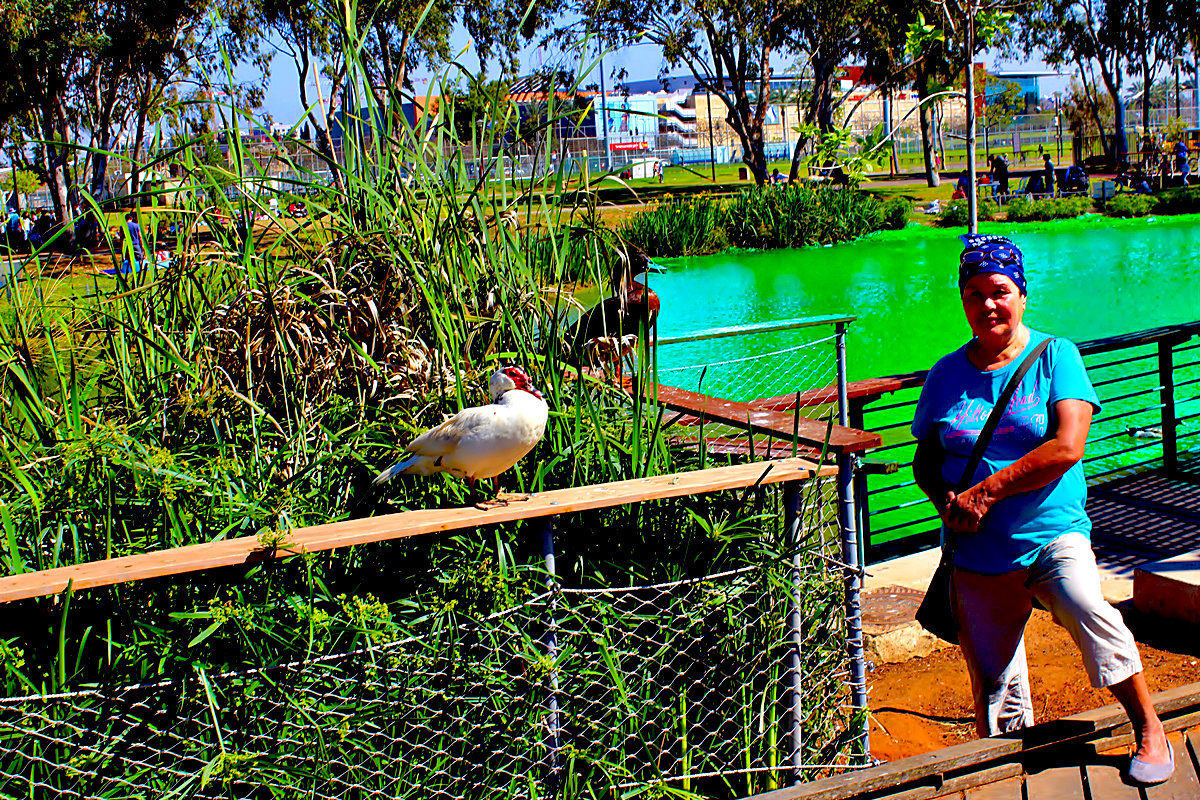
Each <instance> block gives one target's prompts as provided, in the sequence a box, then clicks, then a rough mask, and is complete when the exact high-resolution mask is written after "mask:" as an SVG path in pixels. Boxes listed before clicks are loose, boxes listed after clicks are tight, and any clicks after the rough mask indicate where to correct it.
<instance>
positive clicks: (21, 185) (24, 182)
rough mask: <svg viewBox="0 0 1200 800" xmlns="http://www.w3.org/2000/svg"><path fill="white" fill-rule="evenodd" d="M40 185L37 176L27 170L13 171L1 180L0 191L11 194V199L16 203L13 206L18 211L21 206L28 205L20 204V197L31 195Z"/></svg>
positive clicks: (40, 182)
mask: <svg viewBox="0 0 1200 800" xmlns="http://www.w3.org/2000/svg"><path fill="white" fill-rule="evenodd" d="M41 185H42V181H41V179H40V178H39V177H38V174H37V173H36V172H34V171H33V170H29V169H13V171H12V172H11V173H9V174H8V175H7V176H5V178H4V179H3V180H0V189H3V190H4V191H5V192H11V193H12V196H13V199H14V200H15V201H16V202H15V203H13V205H14V206H15V207H16V209H17V210H18V211H19V210H20V209H21V207H22V205H28V203H24V204H23V203H22V202H21V198H22V196H23V195H30V194H33V193H34V192H36V191H37V190H38V187H39V186H41ZM0 205H2V204H0Z"/></svg>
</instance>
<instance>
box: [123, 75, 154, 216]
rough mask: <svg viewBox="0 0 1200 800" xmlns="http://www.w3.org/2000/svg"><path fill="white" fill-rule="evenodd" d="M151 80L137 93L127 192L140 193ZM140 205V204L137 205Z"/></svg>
mask: <svg viewBox="0 0 1200 800" xmlns="http://www.w3.org/2000/svg"><path fill="white" fill-rule="evenodd" d="M153 85H154V84H153V79H152V78H147V79H146V85H145V90H144V91H142V92H139V93H138V108H137V126H136V127H135V128H134V130H135V133H134V136H133V142H132V144H131V146H130V151H129V191H131V192H135V193H140V191H141V181H142V164H141V156H142V139H143V137H145V135H146V118H147V117H148V116H149V115H150V95H151V93H152V91H153ZM139 205H140V203H139Z"/></svg>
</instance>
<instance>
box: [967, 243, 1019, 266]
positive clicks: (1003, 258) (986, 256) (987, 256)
mask: <svg viewBox="0 0 1200 800" xmlns="http://www.w3.org/2000/svg"><path fill="white" fill-rule="evenodd" d="M1020 258H1021V257H1020V255H1018V253H1017V251H1016V250H1014V249H1012V248H1011V247H1003V246H1001V247H994V248H992V249H991V250H964V251H963V253H962V256H960V258H959V263H961V264H962V265H963V266H967V265H968V264H982V263H983V262H985V261H997V262H999V263H1001V264H1010V263H1011V264H1016V263H1018V262H1019V261H1020Z"/></svg>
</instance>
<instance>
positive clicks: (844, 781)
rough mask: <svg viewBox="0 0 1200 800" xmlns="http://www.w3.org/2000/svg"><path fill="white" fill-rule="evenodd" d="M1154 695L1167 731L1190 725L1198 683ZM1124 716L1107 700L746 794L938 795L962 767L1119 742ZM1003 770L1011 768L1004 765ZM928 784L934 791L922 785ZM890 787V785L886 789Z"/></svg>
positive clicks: (799, 798) (828, 799) (812, 799)
mask: <svg viewBox="0 0 1200 800" xmlns="http://www.w3.org/2000/svg"><path fill="white" fill-rule="evenodd" d="M1152 700H1153V701H1154V707H1155V709H1156V710H1157V711H1158V713H1159V716H1160V717H1162V720H1163V727H1164V728H1166V730H1167V731H1168V732H1173V731H1178V730H1181V729H1183V728H1185V727H1191V725H1193V724H1194V723H1195V720H1196V719H1197V716H1196V715H1197V712H1200V683H1191V684H1187V685H1185V686H1179V687H1176V688H1174V689H1168V690H1166V691H1162V692H1158V693H1156V694H1154V695H1153V696H1152ZM1128 722H1129V719H1128V717H1126V716H1125V712H1124V711H1123V710H1122V709H1121V707H1120V706H1119V705H1117V704H1112V705H1107V706H1104V707H1102V708H1096V709H1092V710H1089V711H1083V712H1080V713H1078V714H1072V715H1071V716H1068V717H1063V718H1062V719H1057V720H1051V721H1049V722H1044V723H1041V724H1039V725H1035V726H1033V727H1032V728H1027V729H1025V730H1023V731H1020V732H1019V733H1016V734H1010V735H1008V736H997V737H993V738H989V739H975V740H973V741H970V742H965V743H963V744H960V745H954V746H953V747H946V748H943V749H941V750H935V751H933V752H931V753H922V754H921V755H916V756H912V757H910V758H903V759H900V760H898V761H893V762H891V763H887V764H880V765H879V766H876V767H870V768H868V769H862V770H857V771H854V772H847V773H845V774H842V775H835V776H833V777H830V778H823V779H821V780H817V781H812V782H810V783H802V784H799V785H797V786H790V787H787V788H784V789H776V790H775V791H772V792H767V793H765V794H758V795H754V796H753V797H752V798H748V800H849V799H850V798H857V797H862V796H868V795H869V796H872V797H877V796H882V797H886V798H887V800H900V798H908V797H912V798H914V800H915V798H917V797H921V796H934V795H940V794H941V791H940V789H942V788H944V786H943V784H949V783H950V781H951V780H952V779H953V780H957V781H959V782H960V783H961V784H962V785H963V786H966V785H967V784H968V783H970V784H972V785H977V782H973V781H972V779H970V778H968V777H967V776H966V775H965V774H964V771H970V772H972V773H974V772H982V771H985V770H989V769H994V768H998V767H1000V766H1004V765H1006V764H1008V763H1010V762H1012V763H1021V764H1024V763H1026V762H1028V761H1030V759H1033V760H1035V761H1037V762H1046V761H1048V760H1052V753H1053V752H1054V751H1055V748H1058V747H1061V748H1071V747H1078V746H1079V745H1081V744H1084V743H1085V742H1086V743H1087V744H1088V745H1092V744H1095V745H1099V746H1100V747H1103V748H1105V749H1108V748H1111V747H1113V746H1119V745H1120V741H1121V740H1120V737H1119V736H1118V737H1114V736H1112V733H1113V732H1114V731H1117V730H1121V729H1122V728H1123V727H1125V728H1127V726H1128ZM1093 740H1094V741H1093ZM1090 749H1093V750H1095V749H1096V748H1095V747H1091V748H1090ZM1064 752H1066V751H1065V750H1064ZM1043 766H1044V764H1043ZM1004 773H1005V774H1006V775H1007V774H1009V773H1008V771H1004ZM996 774H999V773H996ZM930 786H933V787H934V788H936V789H938V791H932V792H930V791H926V790H927V788H928V787H930ZM889 789H891V790H894V791H891V792H889V791H887V790H889Z"/></svg>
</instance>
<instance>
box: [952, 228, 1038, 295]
mask: <svg viewBox="0 0 1200 800" xmlns="http://www.w3.org/2000/svg"><path fill="white" fill-rule="evenodd" d="M958 238H959V239H961V240H962V243H963V245H964V246H965V249H964V250H963V251H962V254H961V255H960V256H959V257H958V290H959V291H960V292H961V291H962V290H963V287H964V286H966V285H967V281H969V280H971V278H974V277H975V276H976V275H978V274H979V273H981V272H998V273H1000V274H1001V275H1007V276H1008V277H1009V278H1011V279H1012V282H1013V283H1015V284H1016V285H1017V288H1018V289H1019V290H1020V291H1021V294H1025V259H1024V257H1023V256H1022V255H1021V249H1020V248H1019V247H1017V246H1016V245H1015V244H1013V243H1012V242H1011V241H1010V240H1008V239H1006V238H1005V237H1003V236H992V235H990V234H989V235H985V234H979V233H965V234H963V235H962V236H959V237H958Z"/></svg>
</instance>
